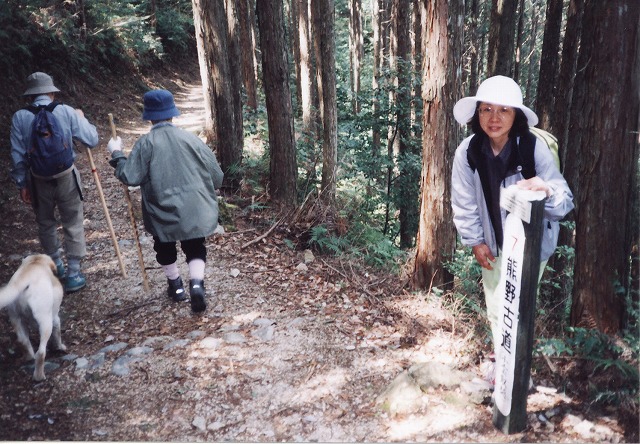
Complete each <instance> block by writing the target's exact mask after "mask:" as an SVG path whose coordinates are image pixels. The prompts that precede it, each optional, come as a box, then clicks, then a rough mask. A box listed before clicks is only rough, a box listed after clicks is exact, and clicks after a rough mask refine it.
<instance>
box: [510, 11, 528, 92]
mask: <svg viewBox="0 0 640 444" xmlns="http://www.w3.org/2000/svg"><path fill="white" fill-rule="evenodd" d="M524 15H525V14H524V0H518V32H517V33H516V59H515V61H514V64H513V80H515V81H516V83H520V65H521V62H522V60H521V59H522V46H523V43H524V38H525V33H524Z"/></svg>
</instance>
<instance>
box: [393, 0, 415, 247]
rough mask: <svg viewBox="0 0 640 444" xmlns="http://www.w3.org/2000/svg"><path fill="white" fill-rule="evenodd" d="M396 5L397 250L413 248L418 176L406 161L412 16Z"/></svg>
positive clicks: (401, 0)
mask: <svg viewBox="0 0 640 444" xmlns="http://www.w3.org/2000/svg"><path fill="white" fill-rule="evenodd" d="M394 3H395V6H394V8H393V9H394V11H395V12H396V14H395V17H394V18H395V20H394V22H395V26H394V28H395V36H396V54H395V59H396V72H397V94H396V100H397V106H396V108H395V109H396V115H395V120H396V122H395V123H396V125H395V126H396V128H397V131H398V134H397V137H396V141H397V146H398V158H397V167H398V177H397V178H396V180H395V181H394V183H395V193H394V195H395V201H396V205H397V207H398V210H399V221H400V248H410V247H412V246H413V238H414V236H415V233H416V230H417V225H416V219H417V213H418V211H417V209H418V192H417V187H416V186H415V184H417V183H418V180H419V178H418V176H417V175H414V169H412V168H411V166H410V165H411V162H410V161H409V160H408V158H409V156H410V155H411V154H413V153H412V150H411V125H410V123H411V118H410V117H411V114H410V111H411V110H410V102H411V97H410V91H411V69H410V68H411V60H410V57H411V47H410V37H409V29H410V28H409V22H410V17H411V3H410V2H408V1H406V0H394Z"/></svg>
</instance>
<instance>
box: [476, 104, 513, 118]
mask: <svg viewBox="0 0 640 444" xmlns="http://www.w3.org/2000/svg"><path fill="white" fill-rule="evenodd" d="M478 114H479V115H480V117H489V116H493V115H494V114H495V115H497V116H498V118H499V119H501V120H502V119H505V118H506V117H507V116H510V115H512V114H513V108H510V107H508V106H499V107H493V106H481V107H480V108H478Z"/></svg>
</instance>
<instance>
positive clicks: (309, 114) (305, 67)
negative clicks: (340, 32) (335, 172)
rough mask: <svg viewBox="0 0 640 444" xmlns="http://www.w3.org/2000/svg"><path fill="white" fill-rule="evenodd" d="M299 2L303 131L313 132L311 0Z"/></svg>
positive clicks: (300, 0)
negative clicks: (310, 34)
mask: <svg viewBox="0 0 640 444" xmlns="http://www.w3.org/2000/svg"><path fill="white" fill-rule="evenodd" d="M293 1H295V2H297V3H298V8H297V11H298V20H297V21H296V22H297V24H298V29H297V33H298V39H299V41H300V102H301V106H302V133H303V134H305V135H306V136H307V137H308V136H310V135H311V134H313V133H314V132H315V131H314V129H313V124H314V121H315V117H314V112H313V111H314V106H313V102H314V99H313V97H314V92H315V91H317V88H316V87H315V85H316V84H315V82H314V76H313V57H312V52H313V45H312V43H311V41H310V36H309V1H308V0H293Z"/></svg>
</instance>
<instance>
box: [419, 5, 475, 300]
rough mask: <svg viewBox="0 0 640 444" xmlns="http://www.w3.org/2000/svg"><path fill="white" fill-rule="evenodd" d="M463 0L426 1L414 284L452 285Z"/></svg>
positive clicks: (423, 11) (425, 286)
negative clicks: (450, 264)
mask: <svg viewBox="0 0 640 444" xmlns="http://www.w3.org/2000/svg"><path fill="white" fill-rule="evenodd" d="M463 5H464V3H463V2H462V0H449V1H447V0H422V16H423V18H422V22H423V27H422V32H423V37H422V41H423V42H424V45H425V49H424V51H423V54H425V59H424V63H423V68H422V79H423V89H422V98H423V100H424V112H423V132H422V179H421V182H420V192H421V206H420V227H419V230H418V237H417V241H416V256H415V263H414V270H413V276H412V283H413V286H414V287H415V288H430V287H431V286H432V285H434V286H435V285H437V286H445V287H446V286H448V285H450V283H451V282H452V276H451V274H450V273H449V272H448V271H446V270H445V268H444V266H443V264H444V262H445V260H447V259H449V258H450V257H451V255H452V254H453V252H454V250H455V245H456V232H455V227H454V225H453V214H452V210H451V180H450V176H451V166H452V163H453V156H454V153H455V149H456V146H457V144H458V138H459V137H458V133H459V131H458V125H457V124H455V121H454V119H453V114H452V112H451V109H452V108H453V105H454V103H455V101H456V100H457V99H458V98H460V96H461V95H462V86H461V74H460V73H459V72H457V67H458V66H459V61H460V58H461V55H462V45H463V38H462V36H463V26H464V20H463V14H464V6H463Z"/></svg>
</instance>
